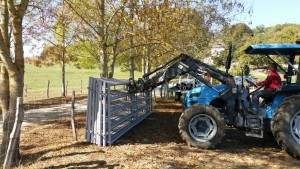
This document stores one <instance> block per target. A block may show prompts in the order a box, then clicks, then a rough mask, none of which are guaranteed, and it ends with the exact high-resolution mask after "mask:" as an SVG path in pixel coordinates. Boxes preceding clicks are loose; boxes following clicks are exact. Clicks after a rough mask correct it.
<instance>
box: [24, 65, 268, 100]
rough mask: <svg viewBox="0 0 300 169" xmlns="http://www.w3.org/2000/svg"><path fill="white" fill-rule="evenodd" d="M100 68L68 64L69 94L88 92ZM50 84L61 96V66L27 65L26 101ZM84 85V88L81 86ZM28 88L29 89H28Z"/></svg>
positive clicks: (258, 75)
mask: <svg viewBox="0 0 300 169" xmlns="http://www.w3.org/2000/svg"><path fill="white" fill-rule="evenodd" d="M99 74H100V73H99V70H97V69H94V70H91V69H76V68H75V67H74V66H72V65H67V66H66V83H68V85H67V95H68V96H70V95H71V92H72V91H73V90H74V91H75V92H76V95H79V94H85V95H86V94H87V92H88V90H87V87H88V81H89V77H99ZM250 75H251V76H252V77H254V78H255V79H257V81H261V80H264V79H265V78H266V77H267V74H266V73H264V72H259V71H254V70H251V72H250ZM141 76H142V73H141V72H135V78H136V79H137V78H139V77H141ZM114 78H116V79H124V80H126V79H128V78H129V72H122V71H121V70H120V69H119V68H116V70H115V75H114ZM48 80H49V81H50V85H49V97H50V98H53V97H60V96H61V88H62V82H61V67H60V66H58V65H56V66H51V67H36V66H33V65H31V64H26V65H25V86H24V101H25V102H28V101H35V100H41V99H46V98H47V85H48ZM81 86H82V88H81ZM26 89H27V90H26ZM26 91H27V92H26Z"/></svg>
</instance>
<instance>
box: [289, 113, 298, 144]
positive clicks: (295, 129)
mask: <svg viewBox="0 0 300 169" xmlns="http://www.w3.org/2000/svg"><path fill="white" fill-rule="evenodd" d="M290 124H291V133H292V136H293V138H294V139H295V141H296V142H297V143H298V144H300V111H299V112H297V113H296V114H295V115H294V116H293V117H292V119H291V122H290Z"/></svg>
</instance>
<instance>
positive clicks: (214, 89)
mask: <svg viewBox="0 0 300 169" xmlns="http://www.w3.org/2000/svg"><path fill="white" fill-rule="evenodd" d="M229 51H230V53H231V50H229ZM245 53H247V54H253V55H262V56H263V57H267V58H268V59H269V60H270V62H272V63H276V62H275V60H274V59H272V58H274V57H280V58H281V59H282V60H283V61H284V62H285V63H286V64H285V65H287V69H284V68H283V67H281V66H280V65H278V67H279V68H280V69H281V70H282V71H283V72H284V74H285V80H284V81H283V83H282V85H281V87H280V88H279V89H278V90H276V92H274V94H273V96H272V97H268V98H264V101H263V102H262V103H261V104H260V107H259V109H258V110H257V112H253V111H250V109H249V108H250V106H251V99H250V98H251V95H252V94H253V93H255V92H257V91H258V90H260V88H258V89H257V90H255V91H253V92H250V90H249V86H255V84H254V83H253V82H252V81H251V80H249V79H248V78H245V79H243V80H242V83H239V84H237V83H236V82H235V80H234V77H233V76H232V75H230V74H229V73H228V69H230V62H231V56H230V55H231V54H229V57H227V60H226V69H227V70H226V71H222V70H219V69H217V68H215V67H213V66H210V65H207V64H205V63H203V62H201V61H199V60H197V59H194V58H192V57H190V56H188V55H185V54H181V55H179V56H178V57H176V58H174V59H171V60H170V61H168V62H167V63H165V64H163V65H161V66H159V67H157V68H156V69H154V70H153V71H151V72H149V73H147V74H145V75H144V76H143V78H140V79H139V80H137V81H135V80H133V79H130V83H129V92H141V91H144V90H152V89H154V88H155V87H156V86H158V85H161V84H162V83H164V82H168V81H169V80H171V79H173V78H175V77H176V76H178V75H182V74H186V73H188V74H190V75H192V76H194V77H195V78H196V79H197V80H198V81H200V82H202V85H200V86H197V87H196V86H195V87H194V88H193V89H191V90H190V91H188V92H187V93H186V94H182V93H180V92H177V93H176V97H175V99H176V100H178V101H181V102H182V103H183V107H184V111H183V112H182V114H181V117H180V119H179V124H178V128H179V133H180V135H181V137H182V138H183V140H185V141H186V142H187V143H188V144H189V145H190V146H194V147H198V148H204V149H210V148H216V146H217V145H219V144H220V143H222V141H223V139H224V137H225V133H226V126H233V127H235V128H237V129H239V130H242V131H244V132H245V134H246V135H247V136H251V137H259V138H263V136H264V132H272V133H273V136H274V138H275V140H276V141H277V143H278V144H279V145H280V146H281V147H282V148H283V149H284V150H285V151H286V152H287V153H288V154H289V155H290V156H292V157H293V158H296V159H300V75H299V74H300V72H299V67H297V66H296V63H295V60H297V59H298V62H299V55H300V43H296V44H257V45H251V46H249V47H248V48H247V49H246V50H245ZM296 58H297V59H296ZM297 64H298V63H297ZM163 68H165V69H163ZM155 72H156V74H155V75H154V76H152V77H150V75H152V74H153V73H155ZM244 72H245V73H244V74H245V76H247V75H248V74H249V67H248V66H245V67H244ZM205 74H206V75H207V74H208V75H210V76H211V77H213V78H214V79H216V80H218V81H219V82H220V84H219V85H212V84H211V83H210V82H209V81H208V80H207V79H205V78H203V75H205ZM292 77H295V79H292ZM244 80H245V81H246V82H245V83H244Z"/></svg>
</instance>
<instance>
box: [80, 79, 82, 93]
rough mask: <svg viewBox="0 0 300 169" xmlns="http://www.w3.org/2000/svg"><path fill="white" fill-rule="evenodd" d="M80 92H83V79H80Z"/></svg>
mask: <svg viewBox="0 0 300 169" xmlns="http://www.w3.org/2000/svg"><path fill="white" fill-rule="evenodd" d="M80 94H82V80H80Z"/></svg>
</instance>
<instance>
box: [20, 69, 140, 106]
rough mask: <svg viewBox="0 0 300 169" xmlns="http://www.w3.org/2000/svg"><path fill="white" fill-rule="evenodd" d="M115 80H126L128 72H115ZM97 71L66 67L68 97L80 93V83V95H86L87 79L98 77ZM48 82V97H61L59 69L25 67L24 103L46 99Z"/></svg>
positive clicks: (118, 70) (138, 73)
mask: <svg viewBox="0 0 300 169" xmlns="http://www.w3.org/2000/svg"><path fill="white" fill-rule="evenodd" d="M115 72H116V73H115V77H114V78H116V79H128V78H129V72H121V70H120V69H119V68H116V70H115ZM99 74H100V73H99V70H96V69H95V70H90V69H76V68H75V67H74V66H71V65H67V66H66V82H67V81H68V88H67V90H68V95H70V94H71V92H72V91H73V90H75V91H76V93H78V94H80V93H81V83H82V89H83V90H82V93H83V94H87V87H88V79H89V77H99ZM135 77H136V78H138V77H141V73H140V72H135ZM48 80H49V81H50V92H49V93H50V94H49V95H50V97H59V96H60V95H61V86H62V82H61V67H60V66H58V65H56V66H51V67H36V66H33V65H31V64H26V65H25V87H24V90H25V89H26V84H27V95H26V96H25V94H26V92H25V93H24V96H25V97H24V99H25V101H29V100H38V99H44V98H46V97H47V93H46V92H47V85H48Z"/></svg>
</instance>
